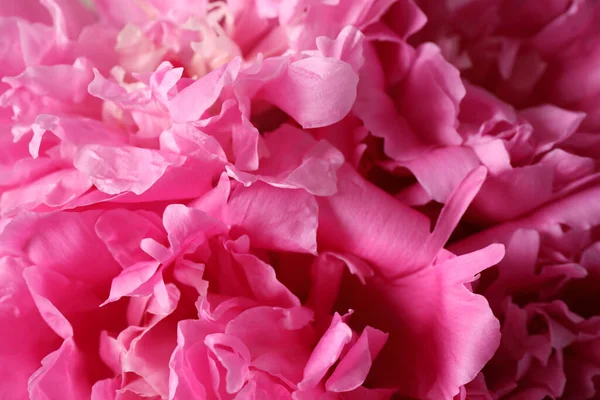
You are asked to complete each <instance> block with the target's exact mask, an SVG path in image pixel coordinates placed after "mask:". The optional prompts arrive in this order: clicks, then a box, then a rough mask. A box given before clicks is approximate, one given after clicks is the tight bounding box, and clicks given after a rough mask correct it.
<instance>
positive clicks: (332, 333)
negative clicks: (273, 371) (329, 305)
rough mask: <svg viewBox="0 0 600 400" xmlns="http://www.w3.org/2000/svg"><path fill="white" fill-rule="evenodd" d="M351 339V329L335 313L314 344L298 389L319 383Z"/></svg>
mask: <svg viewBox="0 0 600 400" xmlns="http://www.w3.org/2000/svg"><path fill="white" fill-rule="evenodd" d="M351 339H352V329H350V327H349V326H348V325H346V324H345V323H344V322H343V321H342V317H340V315H339V314H338V313H335V315H334V316H333V319H332V320H331V325H330V326H329V328H328V329H327V331H326V332H325V333H324V334H323V336H322V337H321V339H320V340H319V343H317V345H316V346H315V348H314V350H313V352H312V354H311V356H310V358H309V360H308V362H307V363H306V367H304V377H303V378H302V381H301V382H300V383H298V389H300V390H309V389H312V388H314V387H315V386H317V385H318V384H319V382H320V381H321V379H323V377H324V376H325V374H327V371H328V370H329V368H331V366H332V365H333V364H335V363H336V362H337V361H338V358H339V357H340V354H341V353H342V349H343V348H344V346H346V344H347V343H348V342H350V340H351Z"/></svg>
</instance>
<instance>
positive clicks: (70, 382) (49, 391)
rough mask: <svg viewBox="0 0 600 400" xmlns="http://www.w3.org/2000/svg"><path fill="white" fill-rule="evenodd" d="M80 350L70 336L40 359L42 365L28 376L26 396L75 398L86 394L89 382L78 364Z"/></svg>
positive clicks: (81, 355) (81, 361) (88, 389)
mask: <svg viewBox="0 0 600 400" xmlns="http://www.w3.org/2000/svg"><path fill="white" fill-rule="evenodd" d="M82 364H83V354H82V353H81V351H80V350H79V349H78V348H77V346H76V345H75V342H74V341H73V339H72V338H69V339H67V340H65V341H64V342H63V344H62V346H61V347H60V348H59V349H58V350H56V351H55V352H53V353H50V354H49V355H48V356H46V358H44V359H43V360H42V367H41V368H40V369H39V370H37V371H36V372H35V373H34V374H33V375H31V378H29V396H30V398H34V399H52V398H61V399H65V400H76V399H83V398H87V397H90V394H91V389H92V388H91V385H90V384H89V383H88V381H87V379H86V378H85V370H84V369H83V368H81V367H82Z"/></svg>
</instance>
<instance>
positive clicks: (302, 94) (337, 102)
mask: <svg viewBox="0 0 600 400" xmlns="http://www.w3.org/2000/svg"><path fill="white" fill-rule="evenodd" d="M357 84H358V76H357V75H356V73H355V72H354V71H353V70H352V67H351V66H350V65H349V64H346V63H344V62H342V61H340V60H337V59H335V58H322V57H309V58H305V59H303V60H299V61H295V62H293V63H291V64H290V65H289V66H288V68H287V70H286V71H285V73H284V74H283V75H282V76H281V77H280V78H279V79H277V80H275V81H272V82H268V83H267V84H266V85H265V86H264V87H263V90H262V92H261V95H260V97H261V98H263V99H265V100H267V101H269V102H270V103H272V104H274V105H275V106H277V107H279V108H280V109H282V110H283V111H285V112H286V113H288V114H289V115H290V116H291V117H293V118H294V119H295V120H296V121H298V123H299V124H300V125H302V127H303V128H305V129H308V128H318V127H321V126H326V125H331V124H333V123H335V122H338V121H339V120H341V119H342V118H344V117H345V116H346V115H347V114H348V112H350V109H351V108H352V104H353V103H354V100H355V99H356V86H357Z"/></svg>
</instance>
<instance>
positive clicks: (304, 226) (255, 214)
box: [225, 183, 318, 254]
mask: <svg viewBox="0 0 600 400" xmlns="http://www.w3.org/2000/svg"><path fill="white" fill-rule="evenodd" d="M317 218H318V206H317V202H316V201H315V199H314V198H313V196H312V195H310V194H308V193H307V192H305V191H303V190H299V189H293V190H290V189H288V190H285V189H278V188H274V187H272V186H268V185H266V184H262V183H256V184H254V185H252V186H250V187H248V188H245V187H242V186H238V187H237V188H236V189H235V190H234V191H233V193H232V194H231V198H230V199H229V203H228V205H227V209H226V219H225V220H226V221H227V223H228V224H230V225H232V226H233V228H232V229H235V228H236V227H238V228H237V229H241V230H243V232H245V233H247V234H248V235H249V236H250V239H251V240H252V245H253V246H256V247H259V248H266V249H277V250H284V251H295V252H305V253H313V254H314V253H315V252H316V250H317V243H316V240H317V238H316V233H317V232H316V231H317Z"/></svg>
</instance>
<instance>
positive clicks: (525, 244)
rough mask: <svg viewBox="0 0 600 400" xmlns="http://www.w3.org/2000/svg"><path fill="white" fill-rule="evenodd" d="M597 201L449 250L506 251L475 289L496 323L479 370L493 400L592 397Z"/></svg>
mask: <svg viewBox="0 0 600 400" xmlns="http://www.w3.org/2000/svg"><path fill="white" fill-rule="evenodd" d="M598 195H599V191H598V187H594V188H590V189H588V190H585V191H582V192H580V193H578V194H575V195H572V196H570V197H568V198H566V199H563V200H561V201H558V202H555V203H553V204H551V205H548V206H546V207H544V208H542V209H540V210H538V211H536V212H535V213H534V214H532V215H531V216H529V217H526V218H524V219H521V220H517V221H514V222H509V223H506V224H503V225H499V226H497V227H494V228H492V229H490V230H488V231H484V232H482V233H480V234H478V235H475V236H472V237H469V238H467V239H465V240H464V241H461V242H459V243H457V244H456V245H455V246H454V247H453V250H455V251H458V252H459V253H460V252H462V251H469V249H471V248H479V246H481V245H483V244H489V243H493V242H498V243H503V244H505V245H506V257H505V258H504V259H503V260H502V261H501V262H500V263H499V264H498V265H497V266H496V267H493V268H492V269H489V270H487V271H485V272H484V273H483V274H482V278H481V280H480V281H479V282H478V283H477V286H476V291H477V292H478V293H481V294H484V295H485V296H486V298H487V299H488V301H489V302H490V305H491V307H492V309H493V310H494V313H495V314H496V316H497V317H498V318H499V320H500V321H501V324H502V342H501V344H500V348H499V349H498V351H497V352H496V354H495V355H494V358H493V359H492V360H491V361H490V362H489V363H488V365H486V367H485V368H484V370H483V373H484V375H485V381H486V383H487V387H488V388H489V390H490V392H491V393H492V395H493V398H503V397H510V398H523V399H530V398H531V399H533V398H543V397H545V396H548V397H550V398H561V399H591V398H594V397H595V396H596V395H597V386H596V384H595V379H596V377H597V376H598V375H599V374H600V364H599V363H598V357H597V352H596V351H597V350H596V348H597V344H598V338H599V337H600V336H599V335H600V331H599V325H598V322H599V321H600V319H599V318H600V313H599V312H600V310H599V309H598V308H597V306H596V297H597V292H598V283H599V282H600V281H599V272H598V267H599V264H598V260H599V258H598V254H599V253H598V250H599V249H600V246H599V245H600V241H599V237H598V226H599V222H600V219H599V216H600V214H599V210H598V206H597V201H596V199H597V198H598Z"/></svg>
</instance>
